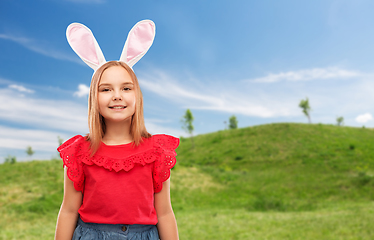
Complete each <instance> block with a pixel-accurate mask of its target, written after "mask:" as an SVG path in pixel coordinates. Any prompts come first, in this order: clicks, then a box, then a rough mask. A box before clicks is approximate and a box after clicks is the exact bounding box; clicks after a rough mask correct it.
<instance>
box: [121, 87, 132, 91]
mask: <svg viewBox="0 0 374 240" xmlns="http://www.w3.org/2000/svg"><path fill="white" fill-rule="evenodd" d="M123 90H125V91H130V90H131V88H128V87H125V88H124V89H123Z"/></svg>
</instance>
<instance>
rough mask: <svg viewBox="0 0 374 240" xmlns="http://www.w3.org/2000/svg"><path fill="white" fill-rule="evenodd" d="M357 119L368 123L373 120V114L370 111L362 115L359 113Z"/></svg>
mask: <svg viewBox="0 0 374 240" xmlns="http://www.w3.org/2000/svg"><path fill="white" fill-rule="evenodd" d="M355 120H356V122H358V123H367V122H368V121H371V120H373V116H372V115H371V114H370V113H365V114H362V115H358V116H357V117H356V119H355Z"/></svg>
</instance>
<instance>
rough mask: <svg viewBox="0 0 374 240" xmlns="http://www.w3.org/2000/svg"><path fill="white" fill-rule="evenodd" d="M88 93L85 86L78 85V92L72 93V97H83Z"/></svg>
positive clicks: (88, 89) (88, 90) (88, 88)
mask: <svg viewBox="0 0 374 240" xmlns="http://www.w3.org/2000/svg"><path fill="white" fill-rule="evenodd" d="M89 93H90V87H89V86H87V85H85V84H79V85H78V91H76V92H75V93H74V96H78V97H85V96H87V95H88V94H89Z"/></svg>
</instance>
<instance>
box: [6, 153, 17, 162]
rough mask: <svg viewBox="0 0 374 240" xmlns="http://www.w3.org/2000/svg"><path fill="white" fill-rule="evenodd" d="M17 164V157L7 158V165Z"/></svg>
mask: <svg viewBox="0 0 374 240" xmlns="http://www.w3.org/2000/svg"><path fill="white" fill-rule="evenodd" d="M16 162H17V158H16V157H15V156H10V155H8V157H6V158H5V163H10V164H14V163H16Z"/></svg>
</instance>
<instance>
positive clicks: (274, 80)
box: [0, 0, 374, 162]
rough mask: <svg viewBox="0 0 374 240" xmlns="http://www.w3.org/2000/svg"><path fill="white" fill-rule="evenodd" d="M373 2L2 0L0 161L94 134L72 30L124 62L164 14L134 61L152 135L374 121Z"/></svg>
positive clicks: (44, 155)
mask: <svg viewBox="0 0 374 240" xmlns="http://www.w3.org/2000/svg"><path fill="white" fill-rule="evenodd" d="M372 9H374V2H373V1H370V0H354V1H353V0H351V1H347V0H310V1H298V0H280V1H270V0H263V1H251V0H243V1H236V0H233V1H220V0H216V1H195V0H190V1H155V0H153V1H151V0H145V1H142V0H141V1H114V0H113V1H109V0H33V1H28V0H23V1H21V0H20V1H13V0H2V1H1V2H0V53H1V54H0V162H1V161H2V160H3V159H4V157H6V156H7V155H8V154H11V155H15V156H17V158H18V160H27V159H29V158H28V157H27V155H26V153H25V149H26V147H27V146H32V148H33V149H34V150H35V155H34V156H33V157H32V158H33V159H50V158H51V157H52V156H56V155H57V152H56V148H57V147H58V141H57V136H60V137H61V138H63V139H65V140H66V139H68V138H70V137H72V136H74V135H76V134H82V135H84V134H85V133H87V131H88V128H87V94H86V89H87V87H88V86H89V84H90V78H91V76H92V73H93V71H92V69H91V68H89V67H88V66H86V65H85V64H84V63H83V62H82V61H81V60H80V59H79V58H78V56H77V55H76V54H75V53H74V52H73V50H72V49H71V48H70V46H69V45H68V43H67V41H66V37H65V30H66V27H67V26H68V25H69V24H70V23H72V22H80V23H83V24H85V25H86V26H88V27H89V28H90V29H91V30H92V32H93V33H94V35H95V37H96V39H97V41H98V43H99V45H100V47H101V49H102V51H103V53H104V55H105V58H106V59H107V60H118V59H119V56H120V54H121V51H122V48H123V45H124V42H125V40H126V37H127V34H128V32H129V30H130V29H131V27H132V26H133V25H134V24H135V23H136V22H138V21H140V20H143V19H151V20H153V21H154V22H155V24H156V38H155V41H154V43H153V46H152V47H151V48H150V50H149V51H148V53H147V54H146V55H145V56H144V57H143V58H142V59H141V60H140V61H139V62H138V63H137V64H136V65H135V66H134V71H135V73H136V74H137V76H138V78H139V81H140V85H141V88H142V92H143V95H144V101H145V106H144V111H145V121H146V126H147V128H148V130H149V131H150V132H151V133H169V134H172V135H174V136H183V135H186V133H184V131H183V130H182V129H181V123H180V119H181V117H182V115H183V114H184V112H185V111H186V109H187V108H190V109H191V111H192V113H193V115H194V117H195V121H194V126H195V134H203V133H208V132H214V131H218V130H222V129H224V128H225V125H224V122H225V121H228V118H229V117H230V116H232V115H235V116H236V117H237V119H238V120H239V127H246V126H252V125H258V124H266V123H273V122H303V123H306V122H307V118H306V117H305V116H303V114H302V112H301V109H300V108H299V107H298V103H299V102H300V100H301V99H305V98H306V97H308V98H309V101H310V105H311V107H312V111H311V119H312V122H313V123H324V124H335V123H336V118H337V117H339V116H343V117H344V122H345V125H346V126H353V127H362V126H366V127H374V121H373V114H374V94H373V89H374V70H373V66H374V44H373V43H374V31H373V29H374V14H372Z"/></svg>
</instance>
